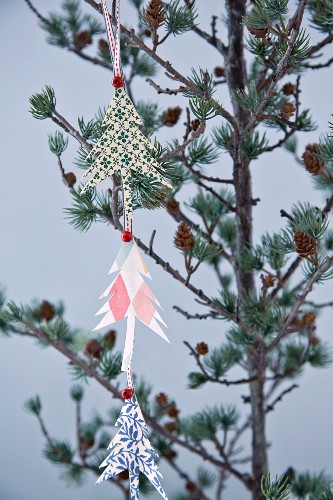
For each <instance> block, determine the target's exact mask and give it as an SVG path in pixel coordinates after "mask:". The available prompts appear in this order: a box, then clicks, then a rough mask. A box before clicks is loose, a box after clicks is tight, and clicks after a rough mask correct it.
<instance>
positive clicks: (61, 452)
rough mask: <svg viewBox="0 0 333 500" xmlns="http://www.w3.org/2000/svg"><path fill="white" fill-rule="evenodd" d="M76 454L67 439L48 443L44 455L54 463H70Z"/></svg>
mask: <svg viewBox="0 0 333 500" xmlns="http://www.w3.org/2000/svg"><path fill="white" fill-rule="evenodd" d="M74 455H75V452H74V450H73V449H72V448H71V446H70V444H69V443H67V442H65V441H55V440H53V444H52V445H51V444H50V443H47V444H46V446H45V449H44V456H45V457H46V458H47V459H48V460H49V461H50V462H52V463H53V464H56V465H64V464H69V463H71V461H72V460H73V457H74Z"/></svg>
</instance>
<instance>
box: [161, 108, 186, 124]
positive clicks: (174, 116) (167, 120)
mask: <svg viewBox="0 0 333 500" xmlns="http://www.w3.org/2000/svg"><path fill="white" fill-rule="evenodd" d="M181 112H182V110H181V108H180V107H179V106H176V107H175V108H168V109H167V110H166V111H165V112H164V113H163V115H162V122H163V124H164V125H166V126H167V127H173V126H174V125H176V123H177V122H178V120H179V117H180V114H181Z"/></svg>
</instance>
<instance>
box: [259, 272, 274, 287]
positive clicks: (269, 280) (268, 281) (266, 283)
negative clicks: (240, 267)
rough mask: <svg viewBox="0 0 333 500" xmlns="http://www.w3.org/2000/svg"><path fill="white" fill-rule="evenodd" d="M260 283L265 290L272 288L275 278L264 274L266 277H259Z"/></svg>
mask: <svg viewBox="0 0 333 500" xmlns="http://www.w3.org/2000/svg"><path fill="white" fill-rule="evenodd" d="M260 278H261V281H262V286H263V288H265V289H266V290H267V288H271V287H272V286H274V283H275V278H274V276H273V275H272V274H266V275H263V274H262V275H261V276H260Z"/></svg>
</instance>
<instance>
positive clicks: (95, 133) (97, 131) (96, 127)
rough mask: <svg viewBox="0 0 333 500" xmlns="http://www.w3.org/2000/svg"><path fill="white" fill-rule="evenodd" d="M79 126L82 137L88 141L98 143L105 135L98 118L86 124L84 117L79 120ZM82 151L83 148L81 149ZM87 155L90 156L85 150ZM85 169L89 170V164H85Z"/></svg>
mask: <svg viewBox="0 0 333 500" xmlns="http://www.w3.org/2000/svg"><path fill="white" fill-rule="evenodd" d="M78 124H79V128H80V132H81V135H82V137H83V138H84V139H86V140H87V141H93V142H95V141H97V140H98V139H100V137H101V136H102V134H103V130H102V127H101V124H102V122H101V120H98V119H96V118H94V119H92V120H89V122H87V123H85V121H84V119H83V117H82V118H78ZM81 151H82V148H81ZM83 151H84V153H85V155H86V156H88V152H87V151H86V150H83ZM85 168H87V163H85Z"/></svg>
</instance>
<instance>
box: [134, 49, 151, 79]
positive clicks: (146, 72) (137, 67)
mask: <svg viewBox="0 0 333 500" xmlns="http://www.w3.org/2000/svg"><path fill="white" fill-rule="evenodd" d="M132 72H133V74H134V75H137V76H142V77H146V78H147V77H152V76H155V75H156V73H157V65H156V63H155V62H154V61H152V59H151V58H150V57H149V56H148V54H144V53H143V54H141V53H140V52H139V54H138V55H137V56H136V57H135V58H134V60H133V65H132Z"/></svg>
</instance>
